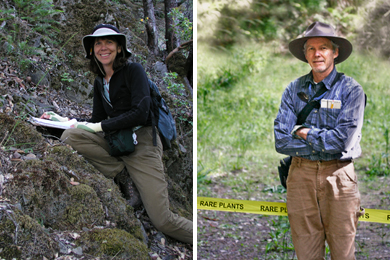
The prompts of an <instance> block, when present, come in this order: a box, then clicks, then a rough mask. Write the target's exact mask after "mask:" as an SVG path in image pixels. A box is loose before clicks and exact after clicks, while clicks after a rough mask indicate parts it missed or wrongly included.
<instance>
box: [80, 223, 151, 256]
mask: <svg viewBox="0 0 390 260" xmlns="http://www.w3.org/2000/svg"><path fill="white" fill-rule="evenodd" d="M78 243H79V245H80V246H82V247H83V252H86V253H88V254H90V255H93V256H98V257H102V258H103V259H106V257H110V258H107V259H111V257H114V256H115V258H117V259H137V260H142V259H150V258H149V254H148V248H147V247H146V245H145V244H143V243H142V242H140V241H139V240H138V239H136V238H135V237H134V236H132V235H131V234H130V233H128V232H126V231H124V230H121V229H116V228H114V229H95V230H92V231H91V232H86V233H84V234H82V235H81V238H80V239H79V242H78Z"/></svg>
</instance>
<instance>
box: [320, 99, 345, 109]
mask: <svg viewBox="0 0 390 260" xmlns="http://www.w3.org/2000/svg"><path fill="white" fill-rule="evenodd" d="M321 108H330V109H340V108H341V100H331V99H321Z"/></svg>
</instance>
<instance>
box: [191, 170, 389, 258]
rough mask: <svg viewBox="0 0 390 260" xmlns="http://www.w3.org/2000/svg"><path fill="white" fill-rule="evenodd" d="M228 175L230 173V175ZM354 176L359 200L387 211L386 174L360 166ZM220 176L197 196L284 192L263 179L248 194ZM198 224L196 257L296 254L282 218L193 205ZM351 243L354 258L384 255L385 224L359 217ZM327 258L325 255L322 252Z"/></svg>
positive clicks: (265, 197) (259, 196)
mask: <svg viewBox="0 0 390 260" xmlns="http://www.w3.org/2000/svg"><path fill="white" fill-rule="evenodd" d="M275 175H276V174H275ZM227 177H228V178H234V175H233V174H229V175H228V176H227ZM227 177H226V176H225V177H222V178H227ZM275 177H276V176H275ZM359 177H360V182H359V185H360V186H359V187H360V188H359V189H360V192H361V198H362V202H361V205H362V206H363V207H365V208H372V209H387V210H388V205H389V203H390V201H389V196H388V194H389V180H390V178H389V177H381V178H379V177H378V178H375V179H369V178H367V177H366V176H364V172H363V171H360V172H359ZM221 180H222V179H221V177H220V178H213V179H212V181H211V183H210V184H208V185H207V187H205V188H204V189H201V190H200V192H199V194H198V196H205V197H218V198H231V199H242V200H247V199H248V198H250V199H253V200H257V201H275V202H285V196H286V194H285V193H282V194H281V193H278V192H275V193H272V192H270V191H269V189H268V190H267V191H264V190H266V187H265V186H264V185H263V184H258V186H257V187H252V190H255V191H254V192H253V193H247V192H237V190H238V189H237V187H227V186H225V185H223V184H221ZM275 184H276V185H277V183H276V182H275ZM202 188H203V187H202ZM256 190H257V191H256ZM197 227H198V247H197V255H198V259H200V260H205V259H221V260H222V259H296V256H295V252H294V250H293V249H292V248H293V246H292V241H291V235H290V231H289V224H288V219H287V217H281V216H265V215H257V214H247V213H235V212H223V211H208V210H198V212H197ZM284 232H285V235H283V233H284ZM275 236H276V239H275ZM355 245H356V259H358V260H363V259H364V260H373V259H386V260H389V259H390V225H388V224H380V223H371V222H361V221H360V222H359V226H358V231H357V235H356V244H355ZM326 259H330V256H329V255H327V258H326Z"/></svg>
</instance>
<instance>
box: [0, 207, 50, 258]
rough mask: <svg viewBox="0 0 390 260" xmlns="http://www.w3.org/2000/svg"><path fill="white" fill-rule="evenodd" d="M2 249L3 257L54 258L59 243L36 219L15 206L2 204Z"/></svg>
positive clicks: (0, 252) (0, 240) (0, 253)
mask: <svg viewBox="0 0 390 260" xmlns="http://www.w3.org/2000/svg"><path fill="white" fill-rule="evenodd" d="M33 241H34V242H33ZM0 249H1V250H0V258H1V259H42V258H43V257H46V258H47V259H53V258H54V256H55V253H56V252H58V244H57V242H55V241H54V240H53V239H52V238H50V236H49V235H47V233H46V232H45V230H44V229H43V227H42V226H41V225H40V224H39V223H38V222H37V221H36V220H34V219H32V218H30V217H29V216H27V215H25V214H23V213H22V212H21V211H19V210H18V209H16V208H15V207H13V206H10V205H2V206H1V207H0Z"/></svg>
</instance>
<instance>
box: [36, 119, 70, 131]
mask: <svg viewBox="0 0 390 260" xmlns="http://www.w3.org/2000/svg"><path fill="white" fill-rule="evenodd" d="M29 121H30V123H31V124H33V125H37V126H46V127H52V128H59V129H69V128H72V127H73V125H74V124H75V123H76V122H77V120H76V119H72V120H69V121H65V122H59V121H51V120H47V119H41V118H37V117H31V118H30V120H29Z"/></svg>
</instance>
